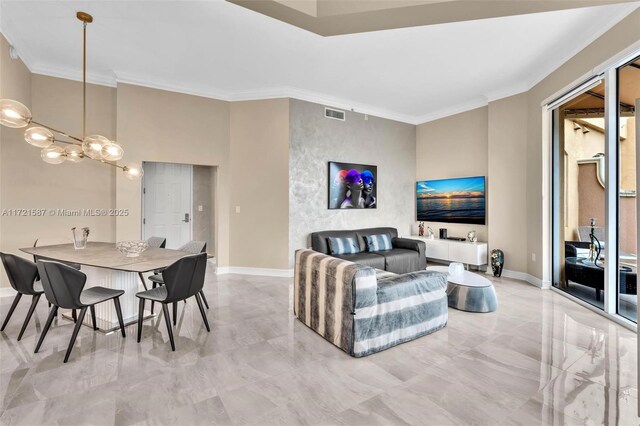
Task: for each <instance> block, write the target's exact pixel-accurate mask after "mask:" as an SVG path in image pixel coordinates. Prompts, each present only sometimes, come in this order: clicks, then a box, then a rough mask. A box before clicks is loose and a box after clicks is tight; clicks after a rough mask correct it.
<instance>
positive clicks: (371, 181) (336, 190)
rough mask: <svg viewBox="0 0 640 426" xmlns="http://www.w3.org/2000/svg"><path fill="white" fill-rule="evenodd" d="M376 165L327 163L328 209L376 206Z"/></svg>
mask: <svg viewBox="0 0 640 426" xmlns="http://www.w3.org/2000/svg"><path fill="white" fill-rule="evenodd" d="M376 173H377V167H376V166H366V165H360V164H351V163H335V162H330V163H329V176H328V177H329V182H328V186H329V188H328V189H329V209H363V208H376V207H377V206H376V195H377V194H376Z"/></svg>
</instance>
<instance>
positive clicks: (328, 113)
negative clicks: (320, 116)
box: [324, 107, 344, 121]
mask: <svg viewBox="0 0 640 426" xmlns="http://www.w3.org/2000/svg"><path fill="white" fill-rule="evenodd" d="M324 116H325V118H331V119H333V120H340V121H344V111H340V110H339V109H333V108H327V107H325V108H324Z"/></svg>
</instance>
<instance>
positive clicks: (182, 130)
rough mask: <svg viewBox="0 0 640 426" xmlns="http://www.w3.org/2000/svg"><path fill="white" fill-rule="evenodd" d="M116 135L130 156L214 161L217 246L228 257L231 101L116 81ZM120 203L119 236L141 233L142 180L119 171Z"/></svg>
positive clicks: (222, 260) (221, 258) (222, 258)
mask: <svg viewBox="0 0 640 426" xmlns="http://www.w3.org/2000/svg"><path fill="white" fill-rule="evenodd" d="M117 114H118V116H117V135H118V141H119V142H120V143H121V144H122V146H123V148H124V150H125V157H124V158H123V159H122V161H121V163H122V164H127V163H129V162H131V161H156V162H165V163H181V164H195V165H202V166H216V182H217V188H215V193H216V199H215V200H214V204H215V205H216V206H217V207H218V214H217V215H215V216H216V217H215V222H216V224H215V230H214V235H215V247H214V252H215V253H216V257H217V261H218V265H219V266H227V265H228V261H229V250H228V248H229V213H228V212H229V190H228V188H229V186H228V185H229V183H228V176H229V103H228V102H225V101H218V100H215V99H209V98H202V97H198V96H191V95H184V94H180V93H174V92H167V91H163V90H156V89H149V88H145V87H139V86H132V85H129V84H119V85H118V104H117ZM116 178H117V186H116V205H117V208H118V209H125V208H127V209H129V216H127V217H118V218H117V223H116V239H117V240H118V241H120V240H126V239H137V238H140V237H141V235H142V220H141V217H142V216H141V214H142V206H141V201H140V200H141V185H140V182H139V181H138V182H131V181H129V180H127V179H126V178H125V177H124V175H123V174H122V173H118V174H117V175H116Z"/></svg>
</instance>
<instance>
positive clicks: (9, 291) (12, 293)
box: [0, 287, 16, 297]
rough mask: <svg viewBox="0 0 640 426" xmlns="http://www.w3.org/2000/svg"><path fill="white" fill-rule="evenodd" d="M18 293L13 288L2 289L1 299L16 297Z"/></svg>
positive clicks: (0, 292)
mask: <svg viewBox="0 0 640 426" xmlns="http://www.w3.org/2000/svg"><path fill="white" fill-rule="evenodd" d="M15 295H16V291H15V290H14V289H13V288H11V287H0V297H14V296H15Z"/></svg>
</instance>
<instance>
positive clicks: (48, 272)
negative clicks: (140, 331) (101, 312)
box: [34, 260, 126, 362]
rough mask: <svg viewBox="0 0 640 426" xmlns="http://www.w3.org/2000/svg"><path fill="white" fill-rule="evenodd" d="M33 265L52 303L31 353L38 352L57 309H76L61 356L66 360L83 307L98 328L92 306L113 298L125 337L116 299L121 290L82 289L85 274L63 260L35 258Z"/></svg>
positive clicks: (80, 320) (79, 324)
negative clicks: (72, 325)
mask: <svg viewBox="0 0 640 426" xmlns="http://www.w3.org/2000/svg"><path fill="white" fill-rule="evenodd" d="M37 265H38V272H39V273H40V278H41V281H42V287H43V289H44V294H45V296H46V298H47V300H48V301H49V302H51V305H53V306H52V307H51V311H50V312H49V317H48V318H47V322H46V323H45V325H44V328H43V329H42V333H41V334H40V339H39V340H38V344H37V345H36V349H35V351H34V353H38V351H39V350H40V346H41V345H42V342H43V341H44V338H45V336H46V335H47V332H48V331H49V327H51V323H52V322H53V318H54V317H55V316H56V314H57V312H58V308H62V309H79V310H80V314H79V315H78V320H77V321H76V324H75V326H74V328H73V334H72V335H71V341H70V342H69V347H68V348H67V353H66V354H65V356H64V362H67V361H68V360H69V355H71V350H72V349H73V345H74V343H75V341H76V337H78V332H79V331H80V327H82V321H83V320H84V316H85V314H86V313H87V309H90V311H91V319H92V322H93V329H94V330H97V329H98V328H97V327H96V311H95V305H97V304H98V303H102V302H106V301H107V300H112V299H113V303H114V305H115V308H116V314H117V315H118V323H119V324H120V331H121V332H122V337H126V334H125V331H124V321H123V320H122V310H121V308H120V299H119V297H120V296H122V295H123V294H124V290H115V289H111V288H106V287H99V286H96V287H89V288H88V289H86V290H84V286H85V284H86V281H87V276H86V275H85V274H84V273H83V272H81V271H78V270H77V269H75V268H72V267H70V266H68V265H65V264H63V263H60V262H53V261H48V260H38V263H37Z"/></svg>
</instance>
